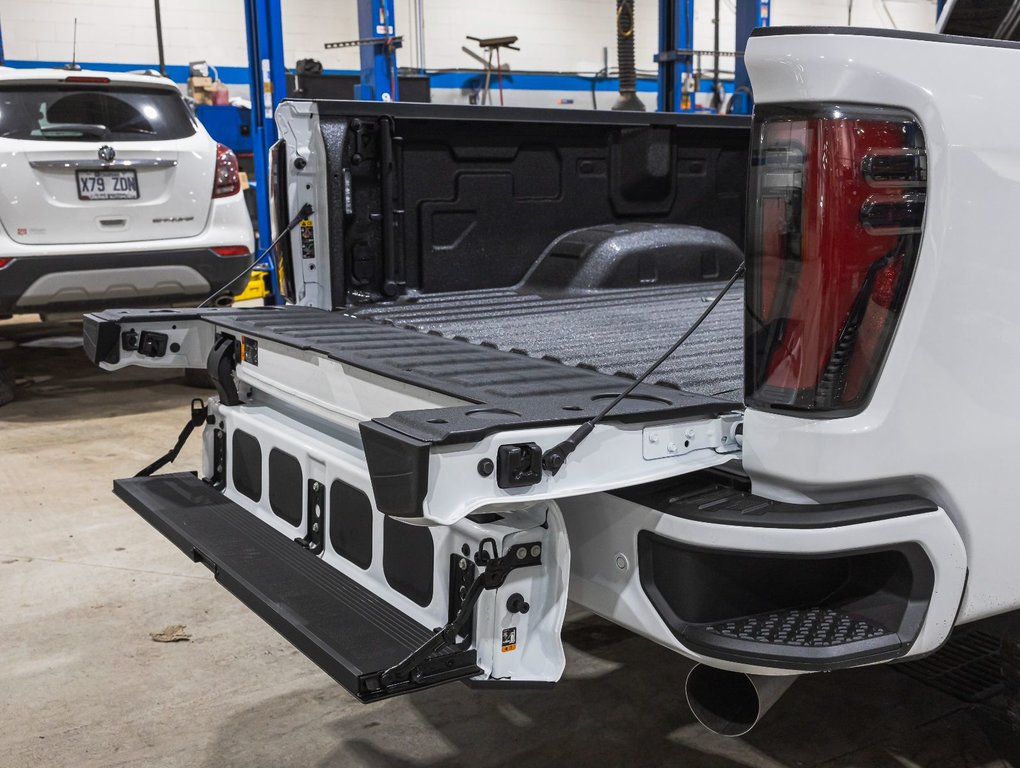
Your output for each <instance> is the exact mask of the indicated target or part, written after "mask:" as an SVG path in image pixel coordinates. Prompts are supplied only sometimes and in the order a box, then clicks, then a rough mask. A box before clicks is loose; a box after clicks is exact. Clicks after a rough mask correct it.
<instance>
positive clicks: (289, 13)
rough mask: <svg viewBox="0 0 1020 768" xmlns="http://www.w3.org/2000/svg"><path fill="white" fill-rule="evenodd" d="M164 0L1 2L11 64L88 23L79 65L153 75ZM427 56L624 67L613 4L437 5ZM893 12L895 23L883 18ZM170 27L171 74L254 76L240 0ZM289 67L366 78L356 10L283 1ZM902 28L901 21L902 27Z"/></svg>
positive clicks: (804, 9) (552, 0)
mask: <svg viewBox="0 0 1020 768" xmlns="http://www.w3.org/2000/svg"><path fill="white" fill-rule="evenodd" d="M152 5H153V4H152V0H0V26H2V31H3V43H4V49H5V53H6V54H7V56H8V58H11V59H38V60H44V61H53V60H60V61H62V60H65V59H68V58H69V57H70V53H71V37H72V29H73V19H74V18H75V17H77V18H78V58H79V59H80V60H84V61H107V62H121V63H139V64H143V63H145V64H151V63H154V62H155V61H156V42H155V31H154V22H153V11H152ZM424 5H425V51H426V62H427V64H428V66H429V67H430V68H439V69H445V68H456V67H471V66H473V62H472V60H471V59H470V58H468V57H467V56H466V55H465V54H464V53H462V52H461V50H460V47H461V46H462V45H465V44H469V45H472V46H473V45H474V44H473V43H469V41H467V40H466V39H465V36H466V35H475V36H478V37H488V36H496V35H507V34H514V35H517V36H518V37H519V38H520V47H521V51H520V53H510V54H509V56H508V59H509V63H510V64H511V66H512V67H515V68H518V69H529V70H551V71H559V70H566V71H578V70H581V71H594V70H597V69H599V68H601V66H602V48H603V47H604V46H605V47H608V48H609V56H610V65H611V66H613V65H615V63H616V50H615V38H614V34H613V29H614V2H613V0H513V2H507V0H425V3H424ZM414 6H415V3H414V0H396V13H395V15H396V23H397V33H398V34H403V35H404V36H405V38H406V48H405V50H404V51H403V54H404V55H403V57H402V58H403V60H404V62H406V63H408V64H410V63H413V62H414V61H415V60H416V58H417V54H416V45H417V40H416V39H415V38H416V29H415V28H414V25H413V14H414ZM712 6H713V2H712V0H696V2H695V13H696V21H695V40H694V42H695V47H696V48H711V45H712V18H711V17H712ZM732 6H733V0H723V20H722V24H721V35H722V45H723V47H724V48H729V49H732V47H733V12H732V10H731V8H732ZM772 6H773V11H772V14H773V23H774V24H830V25H844V24H846V20H847V0H773V2H772ZM883 6H884V7H885V8H887V9H888V14H887V13H886V12H885V10H884V9H883ZM162 7H163V28H164V40H165V45H166V57H167V61H168V62H169V63H173V64H186V63H187V62H188V61H192V60H197V59H208V60H210V61H211V62H213V63H214V64H218V65H220V66H244V65H245V63H246V56H245V43H244V13H243V6H242V3H241V2H240V0H164V2H163V3H162ZM282 10H283V17H284V47H285V49H286V51H287V63H288V64H292V63H293V62H294V61H296V60H297V59H299V58H306V57H314V58H318V59H320V60H321V61H322V62H323V64H324V65H325V66H326V67H327V68H334V69H355V68H357V66H358V57H357V51H356V50H355V49H346V50H339V51H326V50H324V49H323V48H322V45H323V43H326V42H330V41H334V40H346V39H352V38H355V37H357V34H358V32H357V15H356V10H355V2H354V0H332V1H331V2H325V1H324V0H282ZM657 16H658V2H657V0H637V34H636V41H635V42H636V47H637V58H638V66H639V68H642V69H649V70H651V69H653V68H654V64H653V63H652V56H653V54H654V53H655V49H656V47H657V45H658V40H657ZM890 18H891V21H890ZM853 21H854V24H855V25H859V26H881V27H891V26H894V25H895V26H898V27H900V28H902V29H914V30H932V29H934V26H935V5H934V0H887V1H886V2H885V3H882V2H881V0H855V2H854V15H853Z"/></svg>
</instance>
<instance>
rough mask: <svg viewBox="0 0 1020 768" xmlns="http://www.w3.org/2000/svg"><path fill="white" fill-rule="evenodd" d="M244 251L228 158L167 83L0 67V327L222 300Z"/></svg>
mask: <svg viewBox="0 0 1020 768" xmlns="http://www.w3.org/2000/svg"><path fill="white" fill-rule="evenodd" d="M253 247H254V237H253V234H252V226H251V220H250V218H249V216H248V211H247V207H246V206H245V202H244V199H243V196H242V194H241V183H240V179H239V176H238V168H237V158H236V157H235V156H234V153H233V152H231V151H230V150H229V149H227V148H226V147H225V146H223V145H222V144H217V143H216V142H215V141H214V140H213V139H212V138H211V137H210V136H209V134H208V133H207V132H206V131H205V129H204V128H203V127H202V125H201V124H200V123H199V122H198V121H197V120H196V119H195V117H194V115H193V114H192V112H191V110H190V109H189V108H188V106H187V104H185V103H184V99H183V98H182V97H181V94H180V92H179V91H178V90H177V88H176V86H174V84H173V83H172V82H171V81H170V80H168V79H166V78H162V77H158V76H149V75H129V74H120V73H110V72H95V71H83V70H77V71H72V70H61V69H21V70H15V69H8V68H4V67H0V317H2V316H4V315H12V314H17V313H41V314H47V313H55V312H68V311H71V312H81V311H87V310H94V309H101V308H105V307H109V306H113V305H116V306H128V305H132V306H141V305H149V304H152V305H166V304H167V303H170V304H177V303H180V304H186V303H197V302H198V301H200V300H201V299H202V298H203V297H205V296H207V295H208V294H210V293H212V292H213V291H215V290H217V289H221V288H225V290H224V291H223V293H224V295H226V296H229V295H230V294H232V293H233V292H235V291H237V292H239V291H241V290H242V289H243V288H244V285H245V283H246V282H247V281H246V279H243V278H242V279H238V275H239V274H240V273H241V272H242V271H243V270H244V267H245V265H246V264H247V263H248V262H250V261H251V259H252V255H251V252H252V248H253ZM231 283H233V284H232V285H228V284H231Z"/></svg>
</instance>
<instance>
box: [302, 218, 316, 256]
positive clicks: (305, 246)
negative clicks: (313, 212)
mask: <svg viewBox="0 0 1020 768" xmlns="http://www.w3.org/2000/svg"><path fill="white" fill-rule="evenodd" d="M301 258H302V259H314V258H315V225H314V224H313V223H312V220H311V219H302V220H301Z"/></svg>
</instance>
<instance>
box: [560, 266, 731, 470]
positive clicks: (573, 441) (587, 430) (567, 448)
mask: <svg viewBox="0 0 1020 768" xmlns="http://www.w3.org/2000/svg"><path fill="white" fill-rule="evenodd" d="M744 269H745V267H744V263H743V262H741V264H740V266H739V267H737V271H736V272H734V273H733V277H731V278H730V279H729V281H728V282H727V283H726V285H724V286H723V289H722V290H721V291H719V295H718V296H716V297H715V298H714V299H712V303H711V304H709V305H708V306H707V307H706V308H705V311H704V312H702V313H701V317H699V318H698V319H697V320H695V321H694V323H693V324H692V325H691V327H690V328H688V329H687V330H686V331H684V335H683V336H681V337H680V338H679V339H677V340H676V342H675V343H674V344H673V346H672V347H670V348H669V349H667V350H666V351H665V352H664V353H663V354H662V355H661V356H660V357H659V359H658V360H656V361H655V362H654V363H652V364H651V365H650V366H648V367H647V368H646V369H645V370H644V373H642V374H641V375H640V376H638V377H637V378H636V379H634V381H633V382H631V384H630V386H628V387H627V388H626V389H625V390H623V392H621V393H620V394H618V395H617V396H616V397H615V398H613V401H612V402H611V403H610V404H609V405H607V406H606V407H605V408H603V409H602V410H601V411H600V412H599V413H597V414H596V415H595V416H593V417H592V418H590V419H588V421H586V422H584V424H582V425H581V426H579V427H578V428H577V429H575V430H574V432H573V434H571V435H570V437H568V438H567V439H566V440H564V441H563V442H562V443H559V444H558V445H555V446H553V447H552V448H550V449H549V450H548V451H546V452H545V453H543V454H542V469H544V470H545V471H546V472H548V473H549V474H550V475H555V474H556V473H557V472H559V471H560V468H562V467H563V463H564V462H565V461H566V460H567V456H569V455H570V454H571V453H573V452H574V450H575V449H576V448H577V446H578V445H580V444H581V441H582V440H584V439H585V438H586V437H588V435H590V434H591V433H592V430H593V429H595V425H596V424H598V423H599V422H600V421H602V420H603V419H604V418H605V417H606V416H608V415H609V412H610V411H611V410H613V409H614V408H615V407H616V406H618V405H619V404H620V403H622V402H623V401H624V399H625V398H626V397H627V396H628V395H629V394H630V393H631V392H633V391H634V390H635V389H637V388H638V386H639V385H640V384H641V383H642V382H643V381H644V380H645V379H647V378H648V377H649V376H651V375H652V373H654V372H655V369H656V368H658V367H659V366H660V365H662V364H663V363H664V362H666V361H667V360H668V359H669V358H670V357H672V355H673V353H674V352H676V351H677V350H678V349H680V345H681V344H683V343H684V342H685V341H687V339H689V338H690V337H691V334H693V333H694V332H695V331H696V330H698V327H699V326H700V325H701V324H702V323H703V322H705V318H706V317H708V316H709V315H710V314H711V313H712V310H713V309H715V308H716V307H717V306H718V305H719V302H720V301H722V299H723V297H724V296H725V295H726V294H727V293H728V292H729V290H730V288H732V287H733V284H734V283H736V282H737V280H739V279H740V278H741V277H743V275H744Z"/></svg>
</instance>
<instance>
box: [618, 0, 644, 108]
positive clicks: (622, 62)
mask: <svg viewBox="0 0 1020 768" xmlns="http://www.w3.org/2000/svg"><path fill="white" fill-rule="evenodd" d="M616 58H617V60H618V66H619V69H620V98H619V99H617V100H616V103H615V104H614V105H613V109H616V110H631V111H635V112H644V110H645V105H644V104H643V103H642V101H641V99H639V98H638V96H637V67H636V66H635V64H634V0H616Z"/></svg>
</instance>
